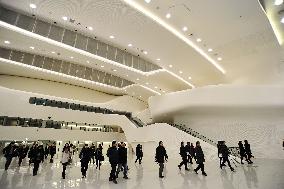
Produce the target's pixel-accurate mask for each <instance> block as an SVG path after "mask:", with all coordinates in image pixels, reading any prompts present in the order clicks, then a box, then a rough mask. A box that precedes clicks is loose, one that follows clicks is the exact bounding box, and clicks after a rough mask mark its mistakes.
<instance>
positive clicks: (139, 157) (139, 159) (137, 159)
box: [135, 156, 142, 164]
mask: <svg viewBox="0 0 284 189" xmlns="http://www.w3.org/2000/svg"><path fill="white" fill-rule="evenodd" d="M137 161H139V164H141V161H142V156H136V160H135V163H136V162H137Z"/></svg>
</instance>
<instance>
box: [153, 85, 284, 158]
mask: <svg viewBox="0 0 284 189" xmlns="http://www.w3.org/2000/svg"><path fill="white" fill-rule="evenodd" d="M149 106H150V110H151V113H152V116H153V119H154V120H155V121H170V122H175V123H183V124H186V125H187V126H188V127H190V128H192V129H194V130H196V131H198V132H199V133H201V134H203V135H205V136H207V137H209V138H211V139H214V140H215V141H218V140H226V141H227V143H228V145H230V146H237V143H238V141H239V140H244V139H247V140H249V142H250V143H251V145H252V150H253V153H254V154H255V156H256V157H262V158H283V159H284V151H283V150H282V141H283V140H284V87H282V86H232V85H230V86H226V85H223V86H208V87H204V88H196V89H193V90H189V91H181V92H176V93H171V94H167V95H163V96H155V97H152V98H151V99H150V100H149Z"/></svg>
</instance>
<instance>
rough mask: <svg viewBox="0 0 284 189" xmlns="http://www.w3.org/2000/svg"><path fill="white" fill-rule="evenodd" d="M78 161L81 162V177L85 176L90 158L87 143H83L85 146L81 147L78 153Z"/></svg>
mask: <svg viewBox="0 0 284 189" xmlns="http://www.w3.org/2000/svg"><path fill="white" fill-rule="evenodd" d="M79 158H80V162H81V173H82V178H86V174H87V170H88V164H89V162H90V159H91V155H90V149H89V147H88V144H85V146H84V147H83V148H82V150H81V152H80V154H79Z"/></svg>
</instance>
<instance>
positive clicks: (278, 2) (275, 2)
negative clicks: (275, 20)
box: [274, 0, 283, 6]
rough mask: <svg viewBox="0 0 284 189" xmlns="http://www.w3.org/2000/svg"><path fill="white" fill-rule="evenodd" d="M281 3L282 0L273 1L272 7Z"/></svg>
mask: <svg viewBox="0 0 284 189" xmlns="http://www.w3.org/2000/svg"><path fill="white" fill-rule="evenodd" d="M282 3H283V0H275V1H274V5H276V6H278V5H281V4H282Z"/></svg>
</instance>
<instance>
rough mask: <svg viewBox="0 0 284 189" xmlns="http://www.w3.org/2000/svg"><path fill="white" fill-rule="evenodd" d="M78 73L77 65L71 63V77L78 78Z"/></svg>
mask: <svg viewBox="0 0 284 189" xmlns="http://www.w3.org/2000/svg"><path fill="white" fill-rule="evenodd" d="M76 72H77V65H76V64H72V63H71V66H70V71H69V75H72V76H76Z"/></svg>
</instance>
